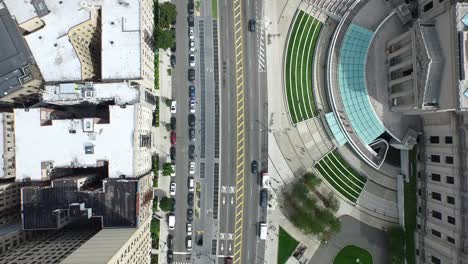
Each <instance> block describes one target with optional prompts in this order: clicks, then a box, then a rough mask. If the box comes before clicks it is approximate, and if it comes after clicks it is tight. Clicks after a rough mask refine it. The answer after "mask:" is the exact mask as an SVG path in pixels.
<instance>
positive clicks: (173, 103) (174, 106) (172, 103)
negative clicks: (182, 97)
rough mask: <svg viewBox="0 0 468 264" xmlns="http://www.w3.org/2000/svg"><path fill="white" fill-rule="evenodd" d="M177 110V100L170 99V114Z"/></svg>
mask: <svg viewBox="0 0 468 264" xmlns="http://www.w3.org/2000/svg"><path fill="white" fill-rule="evenodd" d="M176 112H177V102H176V101H172V102H171V114H175V113H176Z"/></svg>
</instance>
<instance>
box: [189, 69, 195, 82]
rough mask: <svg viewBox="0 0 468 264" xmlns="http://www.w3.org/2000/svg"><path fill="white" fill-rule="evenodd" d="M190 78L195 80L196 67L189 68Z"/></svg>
mask: <svg viewBox="0 0 468 264" xmlns="http://www.w3.org/2000/svg"><path fill="white" fill-rule="evenodd" d="M188 80H189V81H191V82H193V81H195V70H194V69H189V70H188Z"/></svg>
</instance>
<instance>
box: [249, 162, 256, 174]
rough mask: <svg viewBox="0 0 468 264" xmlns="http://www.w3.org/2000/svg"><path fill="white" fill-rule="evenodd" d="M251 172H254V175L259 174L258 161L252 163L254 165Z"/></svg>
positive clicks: (251, 166)
mask: <svg viewBox="0 0 468 264" xmlns="http://www.w3.org/2000/svg"><path fill="white" fill-rule="evenodd" d="M250 170H251V171H252V173H253V174H257V173H258V164H257V161H256V160H254V161H252V164H251V165H250Z"/></svg>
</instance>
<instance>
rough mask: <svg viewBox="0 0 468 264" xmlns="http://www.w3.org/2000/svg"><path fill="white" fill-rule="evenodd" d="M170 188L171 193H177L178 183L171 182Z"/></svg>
mask: <svg viewBox="0 0 468 264" xmlns="http://www.w3.org/2000/svg"><path fill="white" fill-rule="evenodd" d="M169 190H170V194H171V195H175V193H176V183H175V182H171V186H170V188H169Z"/></svg>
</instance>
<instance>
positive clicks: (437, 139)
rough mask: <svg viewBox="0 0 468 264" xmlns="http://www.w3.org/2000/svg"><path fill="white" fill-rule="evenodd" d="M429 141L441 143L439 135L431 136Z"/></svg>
mask: <svg viewBox="0 0 468 264" xmlns="http://www.w3.org/2000/svg"><path fill="white" fill-rule="evenodd" d="M429 142H430V143H432V144H439V137H437V136H432V137H429Z"/></svg>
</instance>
